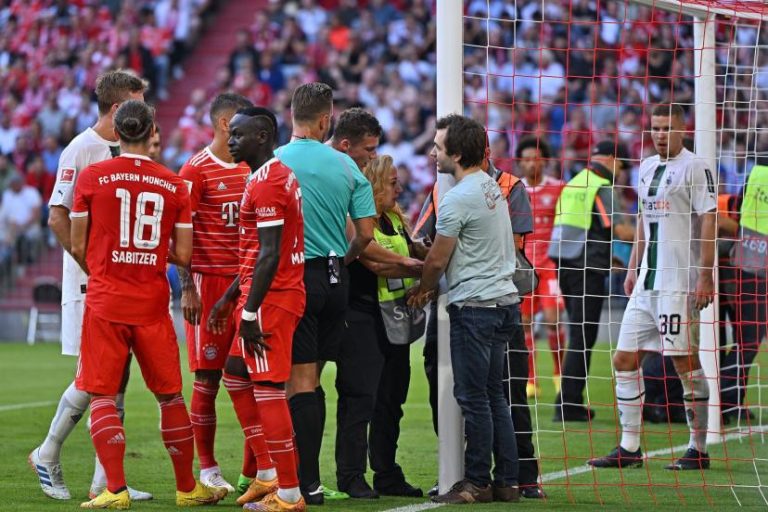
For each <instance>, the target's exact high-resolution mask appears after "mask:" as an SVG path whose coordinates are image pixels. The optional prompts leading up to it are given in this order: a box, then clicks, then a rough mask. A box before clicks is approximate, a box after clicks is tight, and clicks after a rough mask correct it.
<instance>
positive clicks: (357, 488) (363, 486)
mask: <svg viewBox="0 0 768 512" xmlns="http://www.w3.org/2000/svg"><path fill="white" fill-rule="evenodd" d="M339 490H340V491H344V492H345V493H347V494H349V497H350V498H354V499H358V500H377V499H379V493H377V492H376V491H374V490H373V489H371V486H370V485H368V482H366V481H365V477H364V476H363V475H359V476H356V477H355V478H354V479H352V481H350V482H349V485H347V486H346V487H345V488H341V486H339Z"/></svg>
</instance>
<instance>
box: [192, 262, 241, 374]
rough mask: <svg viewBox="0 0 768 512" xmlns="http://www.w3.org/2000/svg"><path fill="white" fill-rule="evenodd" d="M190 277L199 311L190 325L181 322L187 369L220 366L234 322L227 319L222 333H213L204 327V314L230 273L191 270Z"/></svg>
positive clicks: (230, 337)
mask: <svg viewBox="0 0 768 512" xmlns="http://www.w3.org/2000/svg"><path fill="white" fill-rule="evenodd" d="M192 279H193V281H194V283H195V288H197V293H198V294H199V295H200V302H201V303H202V306H203V309H202V313H201V315H200V324H198V325H192V324H190V323H188V322H186V321H185V322H184V333H185V334H186V337H187V356H188V357H189V370H190V371H193V372H194V371H197V370H221V369H222V368H224V363H225V361H226V360H227V354H228V353H229V347H230V345H231V344H232V338H233V337H234V336H235V332H236V331H235V322H234V317H233V319H232V320H233V321H230V322H229V324H228V326H227V327H228V328H227V329H226V331H225V332H224V333H223V334H214V333H212V332H211V331H209V330H208V329H207V328H206V322H208V315H209V314H210V313H211V309H212V308H213V305H214V304H216V301H218V300H219V299H220V298H221V296H222V295H224V292H226V291H227V288H229V285H231V284H232V281H233V280H234V277H233V276H217V275H212V274H199V273H197V272H195V273H193V274H192Z"/></svg>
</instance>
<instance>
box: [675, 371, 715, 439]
mask: <svg viewBox="0 0 768 512" xmlns="http://www.w3.org/2000/svg"><path fill="white" fill-rule="evenodd" d="M680 383H681V384H682V385H683V404H684V405H685V419H686V421H687V423H688V428H689V429H690V431H691V439H690V441H689V443H688V446H689V447H690V448H695V449H696V450H698V451H699V452H701V453H707V424H708V420H709V384H707V377H706V376H705V375H704V370H702V369H701V368H699V369H698V370H694V371H692V372H688V373H684V374H682V375H680Z"/></svg>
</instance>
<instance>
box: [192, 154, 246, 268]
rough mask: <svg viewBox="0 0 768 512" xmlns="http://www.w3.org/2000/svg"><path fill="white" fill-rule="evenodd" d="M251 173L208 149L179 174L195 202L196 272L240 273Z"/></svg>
mask: <svg viewBox="0 0 768 512" xmlns="http://www.w3.org/2000/svg"><path fill="white" fill-rule="evenodd" d="M250 173H251V170H250V169H249V168H248V165H246V164H244V163H240V164H235V163H232V164H228V163H227V162H224V161H222V160H220V159H218V158H216V156H215V155H214V154H213V153H212V152H211V150H210V149H209V148H205V149H203V150H202V151H200V152H199V153H198V154H196V155H195V156H193V157H192V158H190V159H189V161H187V163H186V164H184V167H182V168H181V170H180V171H179V176H181V177H182V178H183V179H184V181H186V182H187V185H188V186H189V196H190V199H191V202H192V215H193V219H192V226H193V230H194V231H193V242H192V244H193V245H192V247H193V249H192V265H191V267H192V271H193V272H200V273H202V274H216V275H223V276H234V275H235V274H237V271H238V257H237V254H238V253H237V251H238V233H237V225H238V218H239V208H240V200H241V199H242V198H243V191H244V190H245V181H246V180H247V179H248V175H249V174H250Z"/></svg>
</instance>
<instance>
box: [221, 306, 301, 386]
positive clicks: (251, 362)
mask: <svg viewBox="0 0 768 512" xmlns="http://www.w3.org/2000/svg"><path fill="white" fill-rule="evenodd" d="M241 313H242V309H241V308H239V307H238V308H237V310H236V315H237V317H236V318H235V324H236V328H237V329H238V330H239V329H240V315H241ZM299 320H300V317H299V316H297V315H295V314H293V313H291V312H290V311H286V310H284V309H282V308H279V307H277V306H273V305H272V304H262V305H261V308H259V321H260V322H261V331H262V332H268V333H270V334H271V335H272V336H270V337H269V338H267V340H266V341H267V344H269V346H270V350H266V351H265V352H264V357H259V356H253V355H250V354H248V353H247V352H246V351H245V349H244V348H243V340H242V339H240V336H239V335H237V334H236V335H235V338H234V341H233V342H232V349H231V350H230V351H229V353H230V355H232V356H236V357H242V358H243V359H244V360H245V365H246V367H247V368H248V375H250V377H251V380H252V381H253V382H260V381H269V382H286V381H287V380H288V377H290V376H291V351H292V348H293V333H294V331H296V326H297V325H299ZM236 332H237V331H236Z"/></svg>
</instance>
